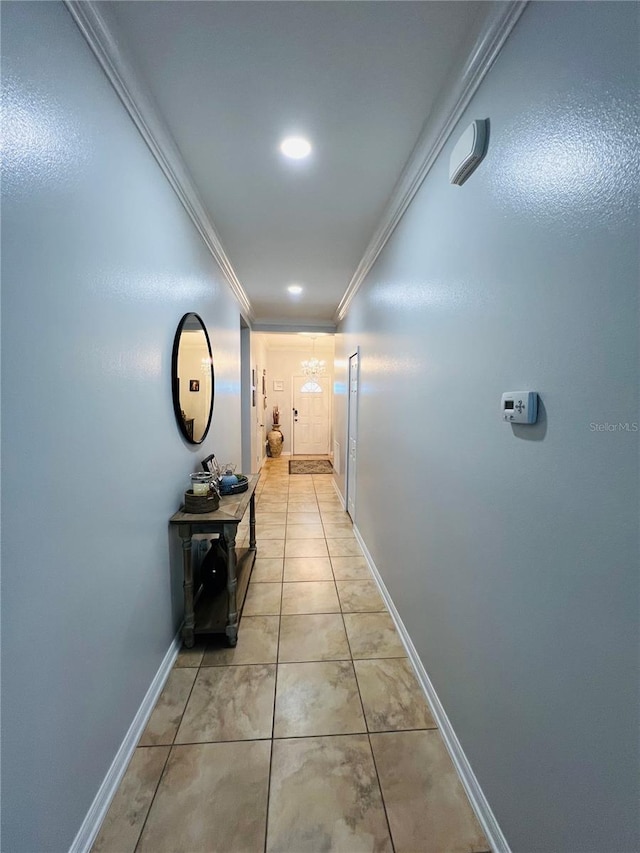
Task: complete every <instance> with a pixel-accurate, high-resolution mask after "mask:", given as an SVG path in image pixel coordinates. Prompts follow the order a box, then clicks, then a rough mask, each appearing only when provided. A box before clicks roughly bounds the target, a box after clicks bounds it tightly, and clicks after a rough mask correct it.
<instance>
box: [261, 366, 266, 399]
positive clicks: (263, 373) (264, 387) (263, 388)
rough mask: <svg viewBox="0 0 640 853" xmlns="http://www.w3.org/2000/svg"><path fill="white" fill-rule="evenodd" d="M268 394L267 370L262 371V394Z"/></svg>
mask: <svg viewBox="0 0 640 853" xmlns="http://www.w3.org/2000/svg"><path fill="white" fill-rule="evenodd" d="M266 394H267V371H266V370H263V371H262V396H263V397H265V396H266Z"/></svg>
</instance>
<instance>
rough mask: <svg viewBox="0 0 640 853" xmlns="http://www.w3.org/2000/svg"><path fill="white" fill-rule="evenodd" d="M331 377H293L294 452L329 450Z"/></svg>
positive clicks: (301, 453)
mask: <svg viewBox="0 0 640 853" xmlns="http://www.w3.org/2000/svg"><path fill="white" fill-rule="evenodd" d="M328 389H329V379H328V377H326V376H319V377H317V378H316V379H311V378H310V377H308V376H294V377H293V452H294V453H295V454H297V455H298V456H300V455H304V456H309V455H318V454H324V453H328V452H329V390H328Z"/></svg>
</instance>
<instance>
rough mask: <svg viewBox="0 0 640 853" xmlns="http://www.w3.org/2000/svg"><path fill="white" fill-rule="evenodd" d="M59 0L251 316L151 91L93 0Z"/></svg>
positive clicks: (246, 298) (238, 298)
mask: <svg viewBox="0 0 640 853" xmlns="http://www.w3.org/2000/svg"><path fill="white" fill-rule="evenodd" d="M63 2H64V5H65V6H66V8H67V10H68V11H69V14H70V15H71V17H72V18H73V20H74V21H75V23H76V25H77V26H78V29H79V30H80V32H81V33H82V35H83V36H84V38H85V40H86V42H87V44H88V45H89V47H90V48H91V50H92V51H93V53H94V55H95V57H96V59H97V60H98V62H99V63H100V65H101V67H102V70H103V71H104V73H105V74H106V75H107V78H108V80H109V82H110V83H111V85H112V86H113V88H114V89H115V91H116V93H117V95H118V97H119V98H120V100H121V101H122V103H123V105H124V107H125V109H126V110H127V112H128V113H129V115H130V116H131V118H132V120H133V123H134V124H135V126H136V127H137V128H138V130H139V132H140V135H141V136H142V138H143V139H144V141H145V142H146V144H147V146H148V147H149V150H150V151H151V153H152V154H153V156H154V157H155V159H156V160H157V162H158V165H159V166H160V168H161V169H162V171H163V172H164V174H165V177H166V178H167V180H168V181H169V183H170V184H171V186H172V188H173V190H174V192H175V193H176V195H177V196H178V198H179V199H180V201H181V203H182V206H183V207H184V209H185V210H186V212H187V213H188V215H189V217H190V218H191V221H192V222H193V224H194V225H195V226H196V228H197V229H198V232H199V233H200V236H201V237H202V239H203V240H204V242H205V245H206V246H207V248H208V249H209V251H210V252H211V254H212V255H213V257H214V259H215V260H216V262H217V264H218V265H219V267H220V269H221V270H222V273H223V275H224V277H225V279H226V281H227V283H228V285H229V287H230V288H231V291H232V292H233V294H234V296H235V297H236V299H237V300H238V302H239V303H240V309H241V311H242V313H243V314H244V315H245V317H246V318H247V319H249V320H251V319H252V318H253V311H252V308H251V303H250V301H249V297H248V296H247V294H246V292H245V290H244V288H243V287H242V284H241V283H240V280H239V279H238V276H237V275H236V273H235V270H234V269H233V266H232V264H231V261H230V260H229V257H228V256H227V253H226V252H225V250H224V247H223V245H222V241H221V240H220V237H219V235H218V233H217V231H216V229H215V227H214V225H213V223H212V221H211V218H210V216H209V214H208V213H207V211H206V208H205V207H204V205H203V203H202V201H201V200H200V197H199V195H198V192H197V190H196V188H195V186H194V183H193V180H192V178H191V175H190V174H189V171H188V169H187V167H186V165H185V163H184V160H183V159H182V155H181V154H180V152H179V150H178V148H177V146H176V144H175V142H174V141H173V138H172V136H171V134H170V133H169V130H168V129H167V127H166V125H165V124H164V122H163V121H162V119H161V118H160V116H159V114H158V111H157V108H156V107H155V105H154V103H153V101H152V99H151V97H150V96H149V94H148V93H147V92H146V90H145V89H144V88H143V86H142V84H141V83H140V80H139V79H138V76H137V74H136V72H135V71H134V70H133V67H132V66H131V64H130V63H129V61H128V60H127V59H126V57H125V56H124V55H123V53H122V52H121V50H120V48H119V47H118V45H117V43H116V40H115V38H114V37H113V35H112V33H111V31H110V30H109V27H108V26H107V23H106V22H105V20H104V18H103V17H102V15H101V14H100V12H99V11H98V8H97V6H96V4H95V3H94V2H93V0H63Z"/></svg>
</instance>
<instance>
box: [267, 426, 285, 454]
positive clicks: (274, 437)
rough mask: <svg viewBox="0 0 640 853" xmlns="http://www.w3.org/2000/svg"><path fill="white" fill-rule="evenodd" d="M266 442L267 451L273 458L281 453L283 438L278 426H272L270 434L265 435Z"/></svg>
mask: <svg viewBox="0 0 640 853" xmlns="http://www.w3.org/2000/svg"><path fill="white" fill-rule="evenodd" d="M267 441H268V442H269V450H270V452H271V456H273V457H274V458H275V457H277V456H280V454H281V453H282V445H283V444H284V436H283V435H282V433H281V432H280V424H274V425H273V426H272V427H271V430H270V432H268V433H267Z"/></svg>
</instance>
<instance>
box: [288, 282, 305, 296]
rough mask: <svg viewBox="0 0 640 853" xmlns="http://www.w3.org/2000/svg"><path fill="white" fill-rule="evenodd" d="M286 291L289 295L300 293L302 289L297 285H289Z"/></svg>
mask: <svg viewBox="0 0 640 853" xmlns="http://www.w3.org/2000/svg"><path fill="white" fill-rule="evenodd" d="M287 290H288V291H289V293H295V294H298V293H302V288H301V287H300V285H299V284H290V285H289V287H288V288H287Z"/></svg>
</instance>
